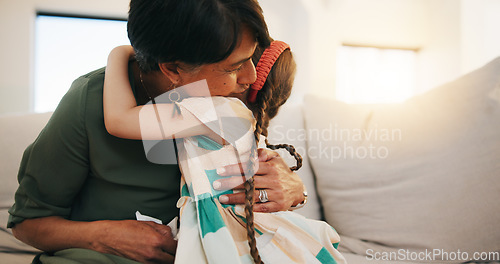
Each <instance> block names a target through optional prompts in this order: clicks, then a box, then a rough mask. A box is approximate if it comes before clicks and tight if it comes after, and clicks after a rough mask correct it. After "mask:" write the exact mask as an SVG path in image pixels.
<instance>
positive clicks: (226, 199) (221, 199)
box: [219, 195, 229, 203]
mask: <svg viewBox="0 0 500 264" xmlns="http://www.w3.org/2000/svg"><path fill="white" fill-rule="evenodd" d="M219 202H221V203H227V202H229V197H227V196H225V195H221V196H219Z"/></svg>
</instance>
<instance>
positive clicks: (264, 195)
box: [259, 190, 269, 203]
mask: <svg viewBox="0 0 500 264" xmlns="http://www.w3.org/2000/svg"><path fill="white" fill-rule="evenodd" d="M259 202H261V203H267V202H269V198H268V197H267V191H266V190H259Z"/></svg>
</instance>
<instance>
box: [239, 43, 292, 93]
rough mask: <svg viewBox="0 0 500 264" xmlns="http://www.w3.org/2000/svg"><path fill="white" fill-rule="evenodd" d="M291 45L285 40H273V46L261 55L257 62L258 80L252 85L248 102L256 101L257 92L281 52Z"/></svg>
mask: <svg viewBox="0 0 500 264" xmlns="http://www.w3.org/2000/svg"><path fill="white" fill-rule="evenodd" d="M289 48H290V46H289V45H288V44H286V43H285V42H283V41H279V40H276V41H273V42H272V43H271V46H269V47H268V48H267V49H266V50H265V51H264V53H262V56H260V59H259V62H258V63H257V67H255V71H256V72H257V80H256V81H255V82H254V83H253V84H252V86H250V91H249V93H248V98H247V100H248V102H250V103H254V102H255V100H256V99H257V92H259V90H260V89H262V86H264V83H265V82H266V79H267V76H268V75H269V72H270V71H271V68H272V67H273V65H274V63H275V62H276V60H277V59H278V58H279V56H280V55H281V53H283V51H285V50H286V49H289Z"/></svg>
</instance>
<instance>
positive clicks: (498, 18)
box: [460, 0, 500, 73]
mask: <svg viewBox="0 0 500 264" xmlns="http://www.w3.org/2000/svg"><path fill="white" fill-rule="evenodd" d="M461 4H462V8H461V16H462V20H461V24H460V26H461V29H462V35H461V39H460V41H461V43H462V46H461V57H462V63H461V72H462V73H465V72H469V71H471V70H474V69H476V68H478V67H481V66H482V65H484V64H486V63H488V62H489V61H491V60H492V59H493V58H496V57H498V56H499V55H500V1H499V0H461Z"/></svg>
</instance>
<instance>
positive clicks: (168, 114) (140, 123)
mask: <svg viewBox="0 0 500 264" xmlns="http://www.w3.org/2000/svg"><path fill="white" fill-rule="evenodd" d="M133 55H134V51H133V48H132V47H131V46H119V47H116V48H114V49H113V50H112V51H111V53H110V54H109V57H108V65H107V67H106V76H105V79H104V92H103V103H104V105H103V106H104V123H105V125H106V130H107V131H108V133H110V134H111V135H114V136H117V137H121V138H128V139H145V140H159V139H171V138H173V136H174V135H175V137H177V138H183V137H188V136H195V135H209V136H213V135H214V133H213V132H212V131H211V130H210V129H208V127H206V126H204V125H203V123H202V122H201V121H200V120H198V119H197V118H196V117H195V116H194V115H192V114H190V113H189V112H187V111H185V112H183V113H182V115H179V114H177V115H174V111H175V107H177V106H176V105H174V104H156V105H145V106H137V103H136V101H135V97H134V94H133V93H132V88H131V86H130V83H129V79H128V62H129V60H130V58H131V57H132V56H133ZM157 114H158V115H159V116H157ZM158 117H159V118H160V120H161V122H158ZM162 130H163V133H162Z"/></svg>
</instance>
